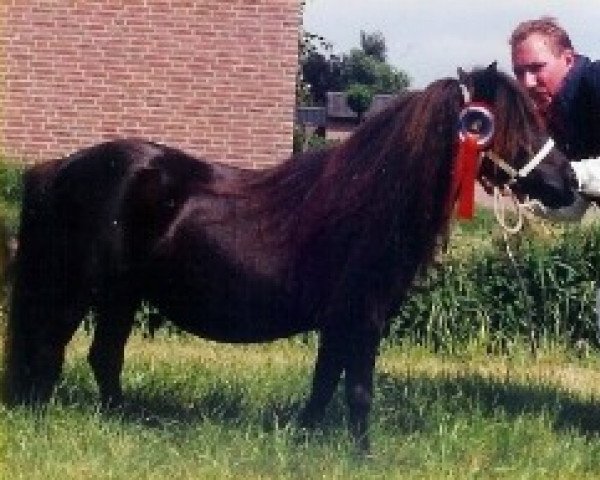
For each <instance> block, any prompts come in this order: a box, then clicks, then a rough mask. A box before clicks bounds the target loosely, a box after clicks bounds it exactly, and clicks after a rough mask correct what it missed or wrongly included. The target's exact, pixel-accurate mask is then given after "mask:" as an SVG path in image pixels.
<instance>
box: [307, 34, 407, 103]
mask: <svg viewBox="0 0 600 480" xmlns="http://www.w3.org/2000/svg"><path fill="white" fill-rule="evenodd" d="M302 38H303V40H302V42H303V43H302V48H301V50H300V83H299V84H300V85H301V87H300V88H299V91H300V93H301V95H299V98H298V101H299V103H300V104H305V105H306V104H311V105H324V104H325V102H326V98H327V92H331V91H346V90H347V89H348V88H349V87H350V86H352V85H355V84H361V85H366V86H367V87H369V89H370V91H371V92H372V93H373V94H377V93H396V92H399V91H401V90H404V89H406V88H408V86H409V84H410V80H409V77H408V75H407V74H406V73H405V72H403V71H402V70H399V69H397V68H395V67H393V66H392V65H390V64H388V63H387V61H386V52H387V46H386V43H385V38H384V37H383V35H382V33H381V32H373V33H367V32H364V31H361V32H360V45H361V46H360V48H354V49H352V50H350V52H348V53H344V54H341V55H338V54H335V53H334V52H333V48H332V45H331V43H329V42H327V41H326V40H325V39H324V38H323V37H322V36H319V35H315V34H311V33H309V32H306V31H305V32H304V33H303V37H302Z"/></svg>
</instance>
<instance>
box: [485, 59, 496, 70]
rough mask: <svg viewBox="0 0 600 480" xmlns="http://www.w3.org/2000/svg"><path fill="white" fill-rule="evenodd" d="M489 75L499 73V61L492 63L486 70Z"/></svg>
mask: <svg viewBox="0 0 600 480" xmlns="http://www.w3.org/2000/svg"><path fill="white" fill-rule="evenodd" d="M486 71H487V72H488V73H497V72H498V60H494V61H493V62H492V63H490V64H489V65H488V67H487V68H486Z"/></svg>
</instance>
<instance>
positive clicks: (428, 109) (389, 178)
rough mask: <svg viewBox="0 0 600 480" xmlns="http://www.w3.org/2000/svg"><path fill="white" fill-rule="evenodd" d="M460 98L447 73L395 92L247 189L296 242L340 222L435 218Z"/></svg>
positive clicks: (441, 205) (446, 182)
mask: <svg viewBox="0 0 600 480" xmlns="http://www.w3.org/2000/svg"><path fill="white" fill-rule="evenodd" d="M460 105H461V97H460V90H459V87H458V82H457V81H456V80H453V79H444V80H439V81H437V82H434V83H432V84H431V85H430V86H429V87H428V88H427V89H425V90H423V91H413V92H407V93H402V94H400V95H398V96H397V98H396V99H395V100H394V101H393V102H392V103H391V104H390V105H389V106H388V107H387V108H385V109H384V110H382V111H380V112H378V113H376V114H374V115H373V116H371V117H368V118H367V120H366V121H365V122H364V123H362V124H361V125H360V126H358V127H357V129H356V130H355V131H354V133H353V134H352V135H351V136H350V137H349V138H348V139H347V140H345V141H344V142H342V143H341V144H339V145H336V146H333V147H329V148H325V149H322V150H320V151H315V152H308V153H303V154H299V155H294V156H292V157H291V158H290V159H289V160H288V161H286V162H284V163H282V164H281V165H279V166H276V167H274V168H273V169H272V170H269V171H266V172H264V173H263V174H262V175H261V176H260V178H259V179H258V181H256V182H253V183H252V185H251V187H250V188H251V190H252V191H253V192H254V194H258V196H259V198H260V203H261V204H262V205H266V206H267V207H268V209H269V210H270V211H271V212H272V214H273V218H274V219H276V220H277V222H279V223H280V227H282V230H283V232H284V233H285V234H286V235H287V236H289V237H290V238H291V239H293V241H294V242H296V243H298V242H310V241H312V239H313V237H314V236H315V235H321V234H323V233H326V232H327V231H331V230H333V229H335V228H336V226H338V225H339V224H340V223H341V222H345V221H348V222H351V223H352V224H354V225H357V226H360V227H361V228H368V226H371V227H372V226H373V223H381V222H383V221H391V220H393V219H392V218H391V217H394V218H402V219H408V218H411V217H415V215H414V213H415V212H417V214H418V215H421V216H423V218H427V219H428V220H427V221H428V222H429V221H431V220H432V219H438V220H437V221H436V222H435V223H437V222H438V221H439V222H441V221H442V218H446V217H447V213H448V212H446V211H445V210H446V208H445V202H446V199H447V197H448V194H449V187H450V177H451V175H450V170H451V168H452V157H453V152H454V141H455V135H454V134H455V125H456V118H457V114H458V111H459V108H460ZM390 209H393V211H390ZM380 227H381V226H380ZM355 233H357V232H355Z"/></svg>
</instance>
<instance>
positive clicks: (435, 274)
mask: <svg viewBox="0 0 600 480" xmlns="http://www.w3.org/2000/svg"><path fill="white" fill-rule="evenodd" d="M512 243H513V244H512V245H511V249H512V251H513V256H512V259H511V257H510V256H509V255H508V254H507V253H506V251H505V250H504V248H503V246H502V245H496V246H497V247H498V248H485V249H479V250H471V252H470V254H468V255H465V252H464V250H460V251H459V253H458V254H455V255H452V254H450V255H448V258H445V259H444V261H443V262H442V263H441V264H440V265H438V266H437V267H436V268H434V269H432V270H431V271H429V272H428V273H427V275H426V276H425V277H424V278H423V279H422V280H421V281H420V282H418V286H417V287H416V288H415V289H414V291H413V292H411V294H410V295H409V297H408V299H407V301H406V303H405V304H404V306H403V308H402V309H401V311H400V312H399V314H398V316H397V318H396V319H395V321H394V324H393V337H394V339H399V338H407V337H410V338H411V339H412V340H413V341H416V342H418V343H423V344H429V345H433V346H434V347H437V348H441V349H447V350H452V349H454V348H461V347H462V346H465V345H467V344H469V343H472V342H480V343H485V344H487V345H488V346H501V347H504V346H506V345H509V344H511V343H514V341H515V340H516V339H519V338H527V339H530V340H531V341H534V340H535V342H539V341H542V340H545V341H564V340H567V341H568V342H576V341H580V340H584V341H585V342H587V343H589V344H597V335H598V330H597V326H596V313H595V299H596V285H597V281H598V275H599V272H600V225H591V226H588V227H574V228H569V229H566V230H564V231H563V232H562V233H559V234H558V237H557V238H555V239H553V240H541V239H540V238H539V237H538V236H536V235H535V234H529V235H526V236H523V237H521V238H519V239H518V241H513V242H512ZM501 247H502V248H501Z"/></svg>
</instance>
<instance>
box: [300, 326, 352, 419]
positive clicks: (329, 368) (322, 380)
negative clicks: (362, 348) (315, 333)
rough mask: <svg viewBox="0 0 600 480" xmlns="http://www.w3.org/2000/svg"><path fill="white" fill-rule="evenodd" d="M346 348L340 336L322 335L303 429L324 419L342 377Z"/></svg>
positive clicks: (305, 409) (302, 414) (303, 413)
mask: <svg viewBox="0 0 600 480" xmlns="http://www.w3.org/2000/svg"><path fill="white" fill-rule="evenodd" d="M344 348H345V347H344V346H343V345H342V344H341V342H340V341H339V336H336V335H334V334H330V333H327V332H323V333H322V334H321V338H320V339H319V352H318V353H317V362H316V366H315V373H314V376H313V384H312V391H311V394H310V398H309V399H308V401H307V402H306V406H305V407H304V409H303V410H302V413H301V414H300V419H299V423H300V426H301V427H305V428H312V427H313V426H314V425H315V423H317V422H319V421H320V420H321V419H322V418H323V415H324V414H325V408H326V407H327V404H328V403H329V401H330V400H331V397H332V396H333V393H334V392H335V389H336V387H337V385H338V383H339V381H340V377H341V375H342V370H343V367H344Z"/></svg>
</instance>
